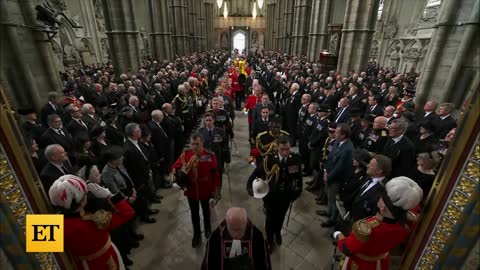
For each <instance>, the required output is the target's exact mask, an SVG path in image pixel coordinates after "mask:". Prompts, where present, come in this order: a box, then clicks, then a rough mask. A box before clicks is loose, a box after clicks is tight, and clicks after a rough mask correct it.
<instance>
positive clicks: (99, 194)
mask: <svg viewBox="0 0 480 270" xmlns="http://www.w3.org/2000/svg"><path fill="white" fill-rule="evenodd" d="M87 189H88V191H90V192H91V193H92V194H93V195H94V196H95V197H96V198H99V199H107V198H108V197H110V196H112V193H111V192H110V190H108V188H104V187H102V186H100V185H99V184H96V183H89V184H87Z"/></svg>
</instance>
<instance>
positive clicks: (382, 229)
mask: <svg viewBox="0 0 480 270" xmlns="http://www.w3.org/2000/svg"><path fill="white" fill-rule="evenodd" d="M422 197H423V191H422V189H421V188H420V186H418V184H417V183H415V181H413V180H412V179H410V178H408V177H404V176H401V177H397V178H393V179H392V180H390V181H389V182H387V183H386V184H385V188H383V189H382V192H381V196H380V199H379V200H378V203H377V206H378V209H379V211H378V213H377V215H376V216H373V217H370V218H367V219H360V220H358V221H356V222H355V223H354V224H353V227H352V232H351V233H350V234H349V235H348V236H346V237H345V236H344V235H343V234H342V232H340V231H336V232H335V233H334V234H333V238H335V240H337V241H338V242H337V246H338V249H339V250H340V251H341V252H342V253H343V254H345V256H347V257H346V260H345V261H344V268H343V269H347V270H350V269H359V270H366V269H382V270H384V269H389V264H390V254H389V253H390V252H391V251H392V250H393V249H395V248H396V247H397V246H398V245H400V244H401V243H403V242H404V241H405V239H406V238H407V237H408V235H409V234H410V232H412V231H413V227H414V222H415V221H416V216H415V214H414V212H416V209H417V208H418V205H419V203H420V201H421V200H422Z"/></svg>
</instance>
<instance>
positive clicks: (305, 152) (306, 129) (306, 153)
mask: <svg viewBox="0 0 480 270" xmlns="http://www.w3.org/2000/svg"><path fill="white" fill-rule="evenodd" d="M319 121H320V119H319V118H318V115H317V114H316V113H315V114H310V115H307V116H306V117H305V121H303V122H302V124H301V125H300V128H299V130H300V132H299V142H298V149H299V151H300V155H301V156H302V161H303V166H304V171H305V173H308V174H310V173H311V172H312V167H311V166H310V149H309V148H308V144H309V142H310V138H311V137H312V133H313V131H314V130H315V129H316V128H317V125H318V122H319ZM320 127H321V125H320Z"/></svg>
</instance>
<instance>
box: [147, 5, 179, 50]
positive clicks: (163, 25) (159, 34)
mask: <svg viewBox="0 0 480 270" xmlns="http://www.w3.org/2000/svg"><path fill="white" fill-rule="evenodd" d="M148 9H149V10H148V12H149V15H150V18H149V20H150V29H151V33H150V40H151V44H152V45H151V51H152V54H153V56H154V57H155V58H156V59H159V60H162V59H172V56H173V54H172V33H171V32H170V22H169V14H168V13H169V9H168V0H148Z"/></svg>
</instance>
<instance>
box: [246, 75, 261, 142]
mask: <svg viewBox="0 0 480 270" xmlns="http://www.w3.org/2000/svg"><path fill="white" fill-rule="evenodd" d="M261 100H262V89H261V86H260V85H259V84H255V85H254V86H253V94H251V95H249V96H248V98H247V102H245V106H244V108H243V112H244V114H248V128H249V133H250V128H251V127H252V123H253V120H254V117H255V116H254V115H253V113H254V109H255V105H257V103H259V102H260V101H261Z"/></svg>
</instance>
